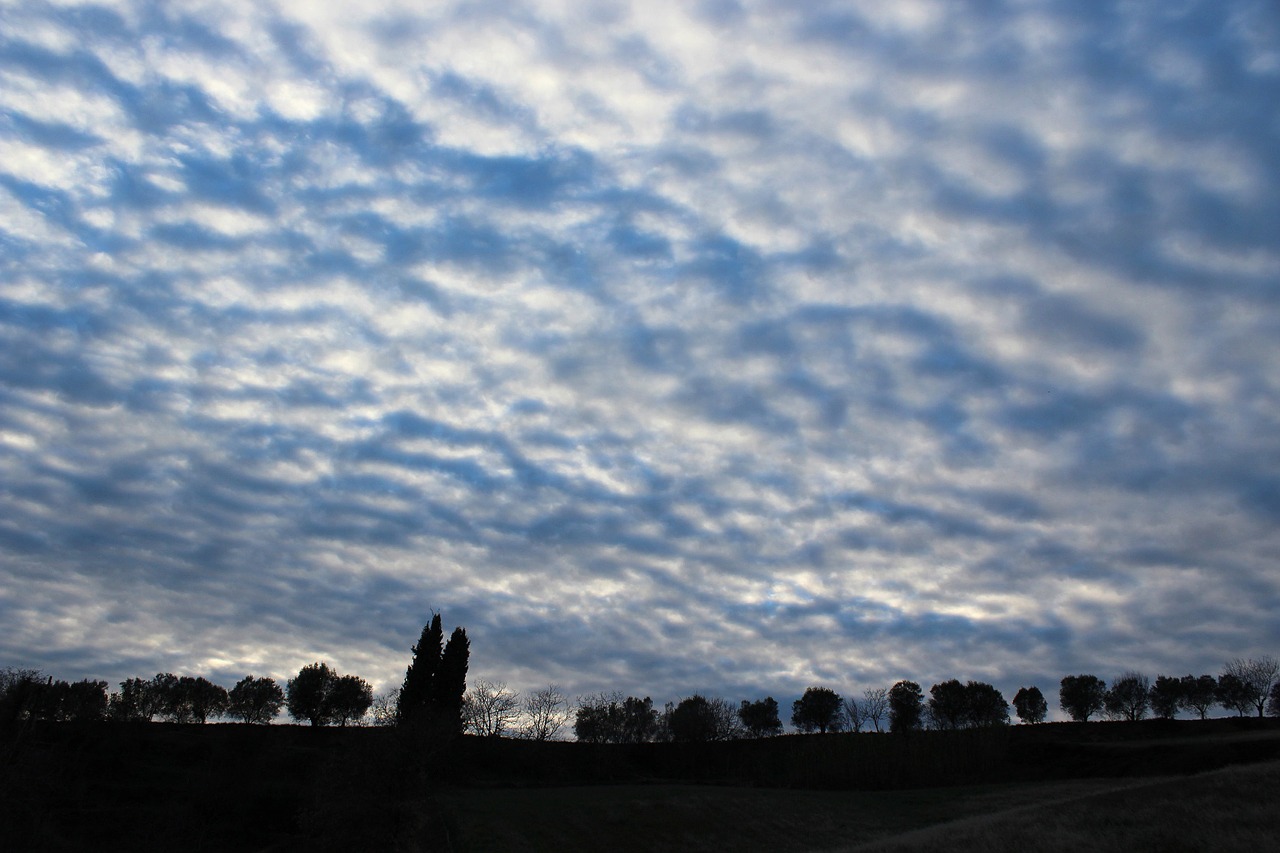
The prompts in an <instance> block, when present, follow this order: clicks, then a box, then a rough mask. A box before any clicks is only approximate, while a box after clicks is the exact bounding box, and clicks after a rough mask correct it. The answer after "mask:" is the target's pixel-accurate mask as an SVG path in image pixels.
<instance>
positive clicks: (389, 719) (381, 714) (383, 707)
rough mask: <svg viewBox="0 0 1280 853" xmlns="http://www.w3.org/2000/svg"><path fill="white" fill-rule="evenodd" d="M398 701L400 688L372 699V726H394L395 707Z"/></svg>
mask: <svg viewBox="0 0 1280 853" xmlns="http://www.w3.org/2000/svg"><path fill="white" fill-rule="evenodd" d="M399 700H400V688H399V687H395V688H392V689H391V690H388V691H386V692H385V693H378V694H376V695H375V696H374V697H373V705H371V706H370V709H371V710H372V711H373V724H374V725H375V726H394V725H395V724H396V705H398V704H399Z"/></svg>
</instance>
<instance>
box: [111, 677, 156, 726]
mask: <svg viewBox="0 0 1280 853" xmlns="http://www.w3.org/2000/svg"><path fill="white" fill-rule="evenodd" d="M160 710H161V702H160V697H159V696H158V694H157V693H156V690H155V688H154V685H153V684H152V682H151V679H149V678H129V679H126V680H124V681H122V682H120V692H118V693H112V694H111V698H110V700H109V701H108V704H107V715H108V716H110V717H111V719H113V720H122V721H125V722H129V721H134V722H136V721H147V722H149V721H150V720H151V718H152V717H154V716H155V715H156V714H158V713H160Z"/></svg>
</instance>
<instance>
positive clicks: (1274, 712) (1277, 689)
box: [1267, 682, 1280, 717]
mask: <svg viewBox="0 0 1280 853" xmlns="http://www.w3.org/2000/svg"><path fill="white" fill-rule="evenodd" d="M1267 713H1268V714H1270V715H1271V716H1273V717H1280V682H1277V683H1276V684H1273V685H1271V693H1270V695H1269V696H1268V697H1267Z"/></svg>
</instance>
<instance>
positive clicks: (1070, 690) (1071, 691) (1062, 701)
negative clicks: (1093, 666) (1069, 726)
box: [1058, 675, 1107, 723]
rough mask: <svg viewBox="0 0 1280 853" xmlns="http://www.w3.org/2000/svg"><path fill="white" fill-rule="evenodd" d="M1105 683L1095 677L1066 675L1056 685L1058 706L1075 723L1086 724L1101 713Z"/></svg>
mask: <svg viewBox="0 0 1280 853" xmlns="http://www.w3.org/2000/svg"><path fill="white" fill-rule="evenodd" d="M1106 695H1107V683H1106V682H1105V681H1103V680H1102V679H1101V678H1098V677H1097V676H1096V675H1068V676H1066V677H1065V678H1063V679H1062V681H1061V682H1060V683H1059V685H1058V704H1059V705H1060V706H1061V708H1062V710H1064V711H1066V712H1067V714H1068V716H1070V717H1071V719H1073V720H1075V721H1076V722H1081V723H1083V722H1088V720H1089V718H1090V717H1091V716H1093V715H1094V714H1096V713H1098V712H1099V711H1101V710H1102V709H1103V707H1104V704H1105V700H1106Z"/></svg>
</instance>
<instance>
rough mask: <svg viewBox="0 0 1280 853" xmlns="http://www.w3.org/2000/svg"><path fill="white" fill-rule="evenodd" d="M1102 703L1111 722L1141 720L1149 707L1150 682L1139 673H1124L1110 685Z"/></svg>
mask: <svg viewBox="0 0 1280 853" xmlns="http://www.w3.org/2000/svg"><path fill="white" fill-rule="evenodd" d="M1102 703H1103V707H1104V709H1105V710H1106V712H1107V716H1108V717H1110V718H1111V719H1113V720H1129V721H1130V722H1134V721H1136V720H1141V719H1142V718H1143V717H1145V716H1147V710H1148V709H1149V708H1150V707H1151V680H1150V679H1148V678H1147V677H1146V676H1145V675H1143V674H1142V673H1140V672H1126V673H1125V674H1124V675H1121V676H1120V677H1119V678H1117V679H1116V680H1115V681H1113V682H1112V683H1111V689H1110V690H1108V691H1106V692H1105V693H1104V694H1103V697H1102Z"/></svg>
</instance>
